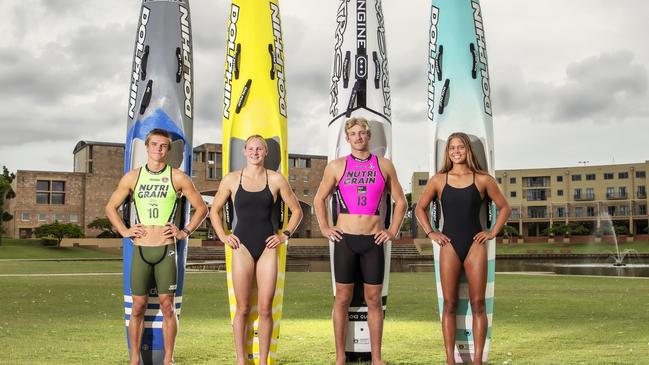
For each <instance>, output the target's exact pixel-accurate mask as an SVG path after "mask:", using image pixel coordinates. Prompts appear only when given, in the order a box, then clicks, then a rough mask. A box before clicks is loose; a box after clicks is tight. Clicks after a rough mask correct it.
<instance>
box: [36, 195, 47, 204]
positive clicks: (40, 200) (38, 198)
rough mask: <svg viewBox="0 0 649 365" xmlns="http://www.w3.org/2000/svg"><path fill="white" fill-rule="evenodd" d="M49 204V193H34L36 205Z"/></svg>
mask: <svg viewBox="0 0 649 365" xmlns="http://www.w3.org/2000/svg"><path fill="white" fill-rule="evenodd" d="M49 203H50V194H49V193H36V204H49Z"/></svg>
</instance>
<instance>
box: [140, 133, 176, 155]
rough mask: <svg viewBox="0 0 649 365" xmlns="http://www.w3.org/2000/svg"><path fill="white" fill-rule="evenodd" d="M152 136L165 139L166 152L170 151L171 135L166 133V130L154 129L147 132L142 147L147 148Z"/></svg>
mask: <svg viewBox="0 0 649 365" xmlns="http://www.w3.org/2000/svg"><path fill="white" fill-rule="evenodd" d="M152 136H160V137H166V138H167V139H168V140H169V145H168V146H169V147H168V148H167V151H171V133H169V132H167V131H166V130H164V129H162V128H154V129H152V130H150V131H149V133H147V135H146V140H145V141H144V145H145V146H148V145H149V140H150V139H151V137H152Z"/></svg>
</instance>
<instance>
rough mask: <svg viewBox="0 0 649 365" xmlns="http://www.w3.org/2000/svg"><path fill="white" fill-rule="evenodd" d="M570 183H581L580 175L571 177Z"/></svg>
mask: <svg viewBox="0 0 649 365" xmlns="http://www.w3.org/2000/svg"><path fill="white" fill-rule="evenodd" d="M571 179H572V181H581V174H576V175H572V176H571Z"/></svg>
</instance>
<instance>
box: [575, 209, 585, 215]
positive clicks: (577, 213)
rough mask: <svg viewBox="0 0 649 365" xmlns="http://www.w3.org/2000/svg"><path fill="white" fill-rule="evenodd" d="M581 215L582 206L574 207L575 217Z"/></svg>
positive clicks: (582, 211) (582, 213) (582, 212)
mask: <svg viewBox="0 0 649 365" xmlns="http://www.w3.org/2000/svg"><path fill="white" fill-rule="evenodd" d="M583 216H584V207H576V208H575V217H583Z"/></svg>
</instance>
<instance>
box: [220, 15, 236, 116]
mask: <svg viewBox="0 0 649 365" xmlns="http://www.w3.org/2000/svg"><path fill="white" fill-rule="evenodd" d="M237 21H239V6H237V4H234V3H232V8H231V10H230V26H229V28H228V49H227V51H226V55H225V62H226V68H225V87H224V89H223V117H225V118H226V119H230V102H231V100H232V73H233V72H234V68H235V67H236V64H235V63H236V59H235V57H234V56H235V53H236V51H235V44H236V40H237Z"/></svg>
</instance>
